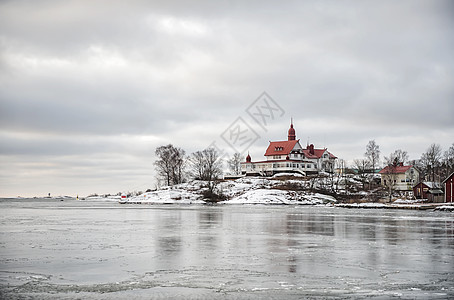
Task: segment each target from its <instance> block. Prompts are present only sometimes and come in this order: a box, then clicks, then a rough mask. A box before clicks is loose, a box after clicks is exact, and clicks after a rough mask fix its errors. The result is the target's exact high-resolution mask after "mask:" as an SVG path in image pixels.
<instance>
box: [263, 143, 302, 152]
mask: <svg viewBox="0 0 454 300" xmlns="http://www.w3.org/2000/svg"><path fill="white" fill-rule="evenodd" d="M298 141H299V140H293V141H281V142H270V145H269V146H268V149H266V152H265V156H270V155H289V153H290V151H292V150H293V148H295V145H296V143H298Z"/></svg>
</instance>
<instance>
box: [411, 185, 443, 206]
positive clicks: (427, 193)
mask: <svg viewBox="0 0 454 300" xmlns="http://www.w3.org/2000/svg"><path fill="white" fill-rule="evenodd" d="M413 195H414V196H415V198H416V199H427V200H428V201H429V202H432V203H435V202H443V191H442V189H441V184H440V183H439V182H430V181H420V182H419V183H418V184H417V185H415V186H414V187H413Z"/></svg>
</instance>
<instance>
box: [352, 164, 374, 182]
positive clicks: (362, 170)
mask: <svg viewBox="0 0 454 300" xmlns="http://www.w3.org/2000/svg"><path fill="white" fill-rule="evenodd" d="M353 163H354V165H355V168H356V169H357V170H358V176H359V178H360V179H361V183H362V184H363V189H364V188H365V187H366V181H367V173H368V171H369V169H370V161H369V160H367V159H355V160H354V161H353Z"/></svg>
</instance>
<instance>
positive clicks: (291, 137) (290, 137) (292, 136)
mask: <svg viewBox="0 0 454 300" xmlns="http://www.w3.org/2000/svg"><path fill="white" fill-rule="evenodd" d="M288 140H289V141H294V140H296V133H295V129H294V128H293V118H291V119H290V129H289V130H288Z"/></svg>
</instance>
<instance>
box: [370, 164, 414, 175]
mask: <svg viewBox="0 0 454 300" xmlns="http://www.w3.org/2000/svg"><path fill="white" fill-rule="evenodd" d="M411 167H412V166H401V165H397V166H395V167H394V170H389V166H386V167H384V168H383V169H381V171H380V172H378V173H379V174H401V173H405V172H407V171H408V169H410V168H411Z"/></svg>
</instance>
